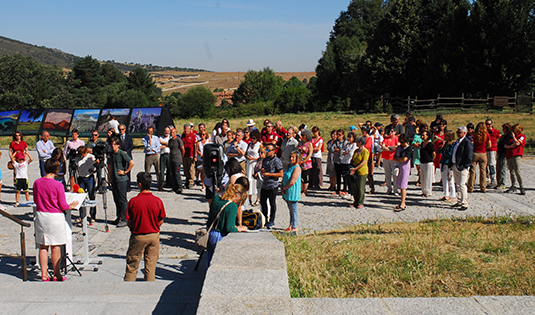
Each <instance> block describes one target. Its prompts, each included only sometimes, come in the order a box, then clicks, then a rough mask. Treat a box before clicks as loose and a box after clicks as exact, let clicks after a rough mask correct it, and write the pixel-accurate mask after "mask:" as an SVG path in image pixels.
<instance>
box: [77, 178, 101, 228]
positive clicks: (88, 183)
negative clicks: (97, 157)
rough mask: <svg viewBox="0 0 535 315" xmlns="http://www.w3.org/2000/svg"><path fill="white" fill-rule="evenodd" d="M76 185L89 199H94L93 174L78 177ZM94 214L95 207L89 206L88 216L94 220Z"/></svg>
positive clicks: (95, 212)
mask: <svg viewBox="0 0 535 315" xmlns="http://www.w3.org/2000/svg"><path fill="white" fill-rule="evenodd" d="M78 185H79V186H80V188H82V189H83V190H84V191H85V192H86V193H87V195H88V196H89V200H95V177H94V176H93V175H89V176H87V177H78ZM96 215H97V208H96V207H91V209H90V210H89V216H90V217H91V219H93V220H95V217H96Z"/></svg>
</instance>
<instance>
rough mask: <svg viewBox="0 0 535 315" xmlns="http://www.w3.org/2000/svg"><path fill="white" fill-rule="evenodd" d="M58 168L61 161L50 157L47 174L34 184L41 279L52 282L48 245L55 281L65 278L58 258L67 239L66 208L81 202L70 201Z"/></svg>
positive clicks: (46, 165)
mask: <svg viewBox="0 0 535 315" xmlns="http://www.w3.org/2000/svg"><path fill="white" fill-rule="evenodd" d="M58 171H59V161H58V160H56V159H49V160H47V161H46V163H45V172H46V176H45V177H41V178H39V179H38V180H36V181H35V182H34V184H33V200H34V202H35V204H36V206H37V209H36V210H37V211H36V215H35V242H36V243H39V264H40V265H41V279H42V280H43V281H50V277H48V247H51V260H52V268H53V269H54V277H53V278H52V280H53V281H56V280H57V281H64V280H65V279H66V278H65V277H63V276H62V275H61V272H60V264H59V259H60V257H61V247H60V246H61V245H64V244H65V243H66V242H67V239H66V234H65V216H64V215H63V211H66V210H70V209H74V208H75V207H76V206H77V205H78V201H74V202H73V203H71V204H67V200H66V199H65V190H64V188H63V185H62V184H61V183H60V182H58V181H56V180H55V179H54V177H55V176H56V174H57V173H58Z"/></svg>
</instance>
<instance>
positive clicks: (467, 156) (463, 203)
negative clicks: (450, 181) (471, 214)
mask: <svg viewBox="0 0 535 315" xmlns="http://www.w3.org/2000/svg"><path fill="white" fill-rule="evenodd" d="M467 131H468V130H467V129H466V127H465V126H460V127H458V128H457V138H458V140H457V141H456V142H455V147H454V148H453V155H452V158H451V160H450V163H449V168H450V169H452V170H453V177H454V180H455V187H456V189H457V203H456V204H454V205H453V206H452V207H459V210H460V211H465V210H466V209H468V187H467V186H466V183H467V181H468V176H469V169H470V166H471V165H472V157H473V155H474V144H473V143H472V141H470V139H468V138H466V133H467Z"/></svg>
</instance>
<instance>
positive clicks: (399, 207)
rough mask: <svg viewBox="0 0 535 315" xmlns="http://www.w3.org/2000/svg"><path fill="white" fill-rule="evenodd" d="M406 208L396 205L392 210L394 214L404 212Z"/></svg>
mask: <svg viewBox="0 0 535 315" xmlns="http://www.w3.org/2000/svg"><path fill="white" fill-rule="evenodd" d="M406 208H407V206H405V207H402V206H401V205H397V206H396V207H395V208H394V212H401V211H405V209H406Z"/></svg>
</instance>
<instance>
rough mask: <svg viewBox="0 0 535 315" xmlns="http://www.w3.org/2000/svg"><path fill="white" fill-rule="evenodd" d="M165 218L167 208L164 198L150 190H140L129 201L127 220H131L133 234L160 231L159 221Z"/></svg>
mask: <svg viewBox="0 0 535 315" xmlns="http://www.w3.org/2000/svg"><path fill="white" fill-rule="evenodd" d="M164 218H165V208H164V206H163V202H162V200H161V199H160V198H158V197H156V196H154V195H153V194H152V193H150V192H140V193H139V194H138V195H137V196H136V197H134V198H132V199H130V201H128V207H127V208H126V220H128V221H130V225H131V229H130V232H132V234H149V233H158V232H160V225H159V224H158V222H159V221H161V220H163V219H164Z"/></svg>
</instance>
